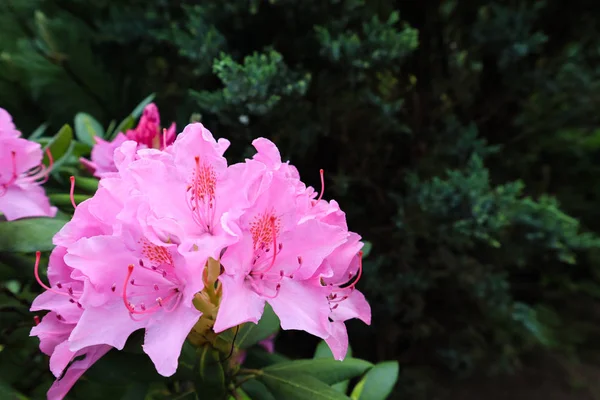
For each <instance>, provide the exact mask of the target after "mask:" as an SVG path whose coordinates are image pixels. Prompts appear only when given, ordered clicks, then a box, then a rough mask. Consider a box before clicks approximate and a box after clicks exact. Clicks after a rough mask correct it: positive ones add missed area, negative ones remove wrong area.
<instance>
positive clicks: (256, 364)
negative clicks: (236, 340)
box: [244, 347, 290, 369]
mask: <svg viewBox="0 0 600 400" xmlns="http://www.w3.org/2000/svg"><path fill="white" fill-rule="evenodd" d="M286 361H290V359H289V358H287V357H285V356H283V355H281V354H278V353H269V352H268V351H266V350H265V349H263V348H261V347H252V348H250V349H248V350H246V360H245V361H244V367H246V368H254V369H261V368H264V367H267V366H269V365H273V364H278V363H282V362H286Z"/></svg>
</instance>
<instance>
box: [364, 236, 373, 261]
mask: <svg viewBox="0 0 600 400" xmlns="http://www.w3.org/2000/svg"><path fill="white" fill-rule="evenodd" d="M364 243H365V245H364V246H363V248H362V252H363V258H367V257H368V256H369V254H371V248H372V247H373V244H372V243H371V242H368V241H366V240H365V241H364Z"/></svg>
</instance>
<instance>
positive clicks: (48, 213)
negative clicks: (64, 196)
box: [0, 108, 56, 221]
mask: <svg viewBox="0 0 600 400" xmlns="http://www.w3.org/2000/svg"><path fill="white" fill-rule="evenodd" d="M20 136H21V132H19V131H18V130H17V129H16V128H15V125H14V124H13V122H12V118H11V116H10V114H9V113H8V112H7V111H6V110H4V109H2V108H0V213H2V214H4V216H5V217H6V219H7V220H9V221H12V220H15V219H19V218H25V217H54V215H56V207H51V206H50V202H49V201H48V197H46V193H45V192H44V189H42V187H41V186H40V185H41V183H43V182H44V181H45V179H46V178H47V176H48V173H49V170H48V169H47V168H46V167H45V166H44V165H43V164H42V155H43V153H42V147H41V145H40V144H39V143H35V142H31V141H29V140H26V139H23V138H21V137H20Z"/></svg>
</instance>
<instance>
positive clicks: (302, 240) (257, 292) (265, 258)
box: [214, 139, 347, 338]
mask: <svg viewBox="0 0 600 400" xmlns="http://www.w3.org/2000/svg"><path fill="white" fill-rule="evenodd" d="M256 143H257V141H255V142H254V144H256ZM258 143H260V146H257V150H259V157H255V159H254V160H247V161H246V165H249V166H251V165H253V164H256V163H259V164H262V165H263V166H264V170H263V171H262V173H261V174H260V177H259V178H258V179H259V180H260V181H261V182H260V184H258V185H255V187H257V188H258V189H257V190H261V191H262V192H260V193H258V194H256V195H255V196H256V200H255V202H254V204H253V205H252V206H251V207H250V208H248V209H247V210H246V212H245V213H244V215H242V216H241V218H240V223H239V225H240V228H241V230H242V233H243V235H242V237H241V239H240V241H239V242H238V243H236V244H234V245H232V246H230V247H228V248H227V250H226V252H225V254H224V255H223V257H222V259H221V262H222V264H223V267H224V269H225V273H224V274H222V275H221V276H220V277H219V280H220V281H221V283H222V285H223V300H222V302H221V305H220V307H219V313H218V314H217V320H216V322H215V327H214V329H215V332H220V331H223V330H225V329H228V328H230V327H233V326H236V325H238V324H241V323H244V322H248V321H252V322H254V323H256V322H258V320H259V319H260V318H261V316H262V312H263V308H264V304H265V302H268V303H269V304H270V305H271V306H272V308H273V310H274V311H275V313H276V314H277V315H278V317H279V319H280V321H281V327H282V328H283V329H300V330H305V331H307V332H309V333H311V334H313V335H315V336H319V337H321V338H326V337H328V336H329V335H330V333H329V321H328V315H329V312H330V309H329V304H328V302H327V300H326V297H327V295H328V293H327V290H328V289H327V288H326V287H324V286H322V285H321V283H320V281H319V277H315V276H314V275H315V272H316V271H317V269H318V268H319V267H320V265H321V264H322V262H323V260H324V259H325V257H327V256H328V255H329V254H331V253H332V252H333V251H334V250H335V249H336V248H337V247H338V246H340V245H342V244H343V243H344V242H345V240H346V236H347V232H345V231H344V230H343V229H342V228H340V227H337V226H334V225H329V224H325V223H322V222H321V221H319V220H318V219H316V218H312V219H308V220H306V221H304V222H302V218H303V216H304V214H306V213H308V212H309V210H310V209H311V207H312V202H311V197H312V196H310V195H307V193H306V191H304V192H302V191H300V190H299V187H300V186H301V185H300V183H299V180H298V178H297V177H296V176H294V174H291V173H290V170H289V169H288V168H286V167H285V164H282V163H281V162H280V161H278V160H277V159H278V158H279V154H278V152H277V153H275V152H276V151H277V148H276V147H275V145H273V144H272V143H270V142H268V143H269V144H267V142H266V140H265V139H260V140H259V141H258ZM261 149H268V151H269V156H265V157H263V156H264V154H263V153H262V152H261V151H260V150H261ZM263 159H268V161H269V162H268V163H265V162H263Z"/></svg>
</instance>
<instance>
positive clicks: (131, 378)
mask: <svg viewBox="0 0 600 400" xmlns="http://www.w3.org/2000/svg"><path fill="white" fill-rule="evenodd" d="M86 376H87V377H88V378H89V379H90V380H92V381H94V382H99V383H105V384H107V385H127V384H130V383H131V382H156V381H161V380H162V379H163V378H162V377H161V376H160V375H159V374H158V373H157V372H156V369H155V368H154V364H152V361H150V359H149V358H148V356H147V355H145V354H132V353H124V352H122V351H117V350H111V351H109V352H108V353H106V355H105V356H103V357H102V358H100V359H99V360H98V361H96V363H94V365H92V367H91V368H90V369H89V370H88V371H87V372H86Z"/></svg>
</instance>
